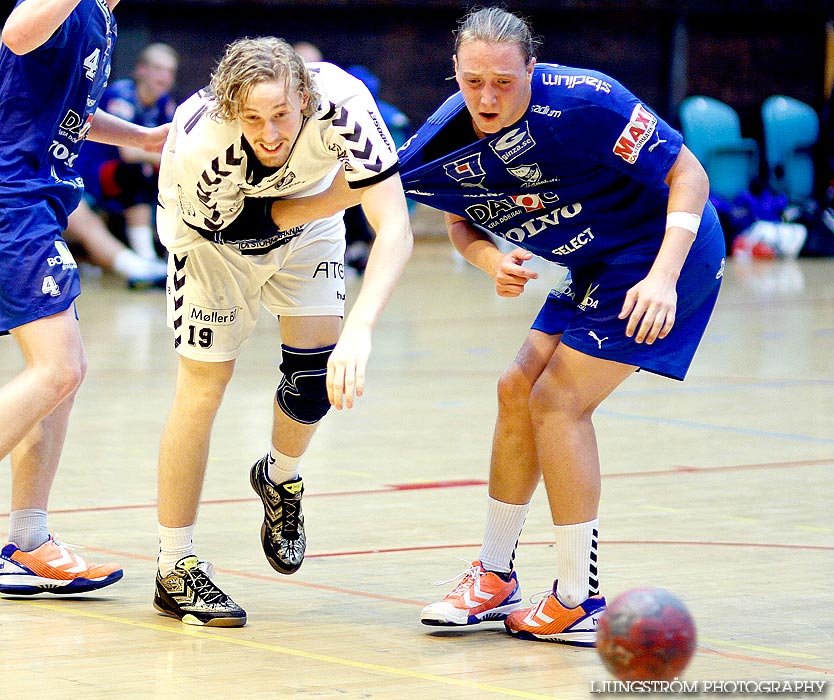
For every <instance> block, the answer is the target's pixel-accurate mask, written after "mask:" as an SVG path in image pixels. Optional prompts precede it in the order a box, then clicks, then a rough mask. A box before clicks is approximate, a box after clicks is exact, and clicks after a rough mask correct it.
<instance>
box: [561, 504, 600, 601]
mask: <svg viewBox="0 0 834 700" xmlns="http://www.w3.org/2000/svg"><path fill="white" fill-rule="evenodd" d="M553 528H554V530H555V531H556V562H557V567H558V571H559V584H558V589H557V594H558V596H557V597H558V598H559V601H560V602H561V603H562V605H565V606H567V607H569V608H575V607H576V606H577V605H579V604H580V603H582V602H584V601H586V600H587V599H588V597H589V596H592V595H597V594H598V593H599V574H598V573H597V538H598V536H599V535H598V528H599V518H595V519H594V520H590V521H589V522H587V523H576V524H574V525H554V526H553Z"/></svg>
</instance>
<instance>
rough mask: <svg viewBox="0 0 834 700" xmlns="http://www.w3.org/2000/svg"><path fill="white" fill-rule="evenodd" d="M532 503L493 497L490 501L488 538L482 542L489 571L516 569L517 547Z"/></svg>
mask: <svg viewBox="0 0 834 700" xmlns="http://www.w3.org/2000/svg"><path fill="white" fill-rule="evenodd" d="M528 510H530V504H529V503H524V504H522V505H516V504H513V503H504V502H502V501H496V500H495V499H494V498H492V497H489V498H488V501H487V515H486V526H485V527H484V541H483V544H482V545H481V555H480V559H481V564H483V566H484V568H485V569H486V570H487V571H496V572H498V573H502V574H506V573H509V572H510V571H511V570H512V568H513V559H515V549H516V546H517V545H518V538H519V537H521V529H522V528H523V527H524V521H525V520H526V519H527V511H528Z"/></svg>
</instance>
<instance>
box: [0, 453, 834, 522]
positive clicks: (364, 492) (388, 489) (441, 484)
mask: <svg viewBox="0 0 834 700" xmlns="http://www.w3.org/2000/svg"><path fill="white" fill-rule="evenodd" d="M819 464H834V458H831V459H806V460H798V461H795V462H762V463H759V464H732V465H726V466H720V467H686V466H677V467H672V468H670V469H658V470H655V471H639V472H638V471H634V472H618V473H615V474H603V475H602V478H603V479H622V478H626V477H643V476H669V475H670V474H688V473H691V474H697V473H705V472H724V471H740V470H741V471H743V470H750V469H782V468H785V467H787V468H796V467H807V466H815V465H819ZM486 485H487V482H486V481H484V480H481V479H461V480H458V481H427V482H416V483H411V484H389V485H386V486H382V487H380V488H375V489H357V490H355V491H325V492H322V493H307V494H305V496H304V497H305V498H328V497H333V496H368V495H373V494H382V493H396V492H397V491H417V490H432V489H446V488H465V487H469V486H486ZM257 500H258V499H257V498H256V497H255V496H252V497H251V498H250V497H247V498H217V499H210V500H205V501H200V505H201V506H208V505H214V506H216V505H230V504H234V503H252V502H254V501H257ZM149 508H156V503H133V504H126V505H120V506H115V505H110V506H89V507H87V508H59V509H52V510H50V511H49V512H50V513H56V514H57V513H63V514H67V513H100V512H109V511H123V510H143V509H149ZM8 517H9V514H8V513H0V518H8Z"/></svg>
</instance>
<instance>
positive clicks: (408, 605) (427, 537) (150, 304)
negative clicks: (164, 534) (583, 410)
mask: <svg viewBox="0 0 834 700" xmlns="http://www.w3.org/2000/svg"><path fill="white" fill-rule="evenodd" d="M438 230H439V229H438ZM536 267H537V269H539V270H540V271H541V272H542V279H540V280H538V281H537V282H535V283H532V284H531V285H530V286H529V287H528V290H527V292H526V293H525V294H524V295H523V296H522V297H521V298H519V299H515V300H508V299H500V298H498V297H496V296H495V294H494V292H493V290H492V286H491V284H490V282H489V280H488V279H487V278H486V277H485V276H483V275H482V274H481V273H480V272H478V271H477V270H475V269H474V268H470V267H468V266H466V264H465V263H463V262H462V261H461V260H460V259H459V258H458V257H456V256H455V255H453V253H452V251H451V248H450V246H449V244H448V243H447V242H446V241H445V239H442V238H440V237H439V236H434V237H432V236H429V237H420V238H419V240H418V243H417V245H416V249H415V253H414V257H413V259H412V262H411V263H410V266H409V268H408V270H407V272H406V275H405V277H404V279H403V281H402V283H401V285H400V286H399V288H398V290H397V292H396V294H395V297H394V298H393V300H392V302H391V304H390V306H389V307H388V309H387V311H386V313H385V316H384V318H383V320H382V321H381V323H380V324H379V326H378V328H377V330H376V333H375V336H374V353H373V356H372V359H371V363H370V367H369V379H368V386H367V392H366V395H365V396H364V397H363V398H362V399H361V401H360V403H359V406H358V407H357V408H355V409H354V410H352V411H350V412H347V411H343V412H338V413H337V412H335V411H332V412H331V413H330V414H329V415H328V416H327V418H326V419H325V420H324V422H323V424H322V425H321V427H320V429H319V431H318V433H317V435H316V437H315V438H314V440H313V444H312V446H311V448H310V450H309V452H308V454H307V455H306V457H305V459H304V462H303V465H302V475H303V476H304V479H305V485H306V494H305V498H304V509H305V514H306V519H307V536H308V540H309V545H308V553H307V559H306V561H305V563H304V566H303V567H302V568H301V570H300V571H299V572H298V573H297V574H296V575H294V576H291V577H285V576H281V575H279V574H277V573H275V572H274V571H273V570H272V569H271V568H270V567H269V565H268V564H267V562H266V560H265V558H264V556H263V553H262V551H261V546H260V539H259V528H260V522H261V517H262V510H261V505H260V502H259V501H258V500H257V498H256V497H255V495H254V493H253V492H252V491H251V489H250V486H249V478H248V471H249V467H250V465H251V464H252V463H253V462H254V461H255V460H256V459H257V458H258V457H260V456H261V455H262V454H263V453H264V451H265V450H266V448H267V440H268V435H269V425H270V414H271V401H272V395H273V392H274V389H275V386H276V384H277V381H278V378H279V375H278V368H277V366H278V361H277V357H278V348H279V339H278V335H277V327H276V324H274V323H273V322H271V320H270V318H269V317H268V316H266V315H265V316H264V317H263V318H262V319H261V323H260V324H259V327H258V328H257V331H256V333H255V335H254V336H253V338H252V339H251V342H250V344H249V346H248V347H247V349H246V351H245V353H244V355H243V357H242V358H241V359H240V360H239V363H238V367H237V372H236V376H235V378H234V380H233V382H232V384H231V386H230V389H229V391H228V394H227V397H226V400H225V402H224V404H223V406H222V408H221V411H220V414H219V417H218V420H217V423H216V427H215V432H214V437H213V444H212V451H211V459H210V462H209V469H208V477H207V482H206V488H205V491H204V494H203V498H204V500H203V503H202V506H201V511H200V518H199V521H198V527H197V551H198V554H199V555H200V557H201V558H203V559H208V560H211V561H213V562H214V564H215V566H216V567H217V569H218V572H219V573H218V576H217V582H218V583H219V585H220V586H221V587H223V588H224V589H225V590H226V592H228V593H229V594H230V595H231V596H232V597H233V598H234V599H235V600H236V601H237V602H238V603H239V604H240V605H241V606H242V607H244V608H245V609H246V610H247V612H248V614H249V624H248V625H247V626H246V627H244V628H242V629H203V628H195V627H189V626H186V625H183V624H181V623H180V622H178V621H177V620H174V619H171V618H167V617H163V616H161V615H159V614H157V613H156V612H155V610H154V609H153V608H152V607H151V598H152V595H153V579H154V571H155V555H156V512H155V499H156V453H157V448H158V443H159V436H160V433H161V430H162V426H163V423H164V421H165V417H166V414H167V412H168V409H169V406H170V403H171V398H172V394H173V386H174V376H175V367H176V358H175V353H174V351H173V350H172V347H171V339H170V334H169V331H168V329H167V328H166V326H165V305H164V294H163V293H162V292H160V291H150V292H130V291H128V290H126V289H125V288H124V287H123V286H122V284H121V283H120V282H119V281H118V280H116V279H115V278H112V277H109V276H106V275H105V276H103V277H100V278H96V277H94V276H90V275H87V276H85V277H84V290H85V291H84V294H83V295H82V297H81V298H80V299H79V303H78V308H79V313H80V317H81V325H82V330H83V334H84V338H85V343H86V348H87V353H88V356H89V372H88V377H87V380H86V382H85V384H84V386H83V387H82V389H81V392H80V395H79V396H78V399H77V402H76V407H75V410H74V413H73V418H72V421H71V425H70V434H69V436H68V439H67V444H66V448H65V451H64V458H63V462H62V466H61V469H60V471H59V474H58V478H57V480H56V483H55V487H54V490H53V495H52V500H51V504H50V505H51V515H50V525H51V528H52V529H53V530H54V531H55V532H57V534H58V537H59V539H61V540H63V541H65V542H69V543H77V544H80V545H84V547H85V549H84V550H82V551H81V552H80V553H81V554H82V556H85V557H86V558H88V559H92V560H99V561H104V560H112V561H118V562H120V563H121V564H122V565H123V567H124V569H125V576H124V579H123V580H122V581H120V582H119V583H118V584H116V585H114V586H112V587H111V588H108V589H105V590H103V591H100V592H98V593H96V594H89V595H86V596H83V597H77V598H72V597H70V598H61V597H59V596H49V595H41V596H37V597H32V598H8V597H6V598H3V599H0V651H1V652H2V657H3V659H4V666H5V674H4V675H5V678H4V681H3V691H2V696H3V697H4V698H10V699H12V700H17V699H18V698H20V699H23V698H38V699H41V700H51V699H53V698H55V699H58V698H60V699H62V700H63V699H65V698H68V697H84V698H85V699H86V700H98V699H104V698H106V699H110V698H129V699H132V698H142V699H144V698H154V699H167V698H185V697H194V698H209V699H214V698H230V699H236V698H264V699H267V698H269V699H272V698H327V699H330V698H333V699H336V700H338V699H342V698H344V699H351V700H352V699H365V698H374V699H385V700H388V699H400V698H404V699H407V700H411V699H417V700H424V699H425V700H434V699H444V700H445V699H449V700H451V699H464V698H466V699H471V698H478V699H480V698H484V699H486V698H502V697H503V698H565V699H568V700H570V699H573V698H587V697H592V696H593V695H595V694H592V693H591V690H592V689H593V688H594V687H596V688H597V689H599V688H600V685H599V683H601V682H603V681H605V680H610V679H611V677H610V676H609V675H608V674H607V672H606V671H605V669H604V667H603V666H602V664H601V662H600V660H599V659H598V658H597V655H596V652H595V651H594V650H592V649H577V648H570V647H564V646H560V645H555V644H546V643H536V642H525V641H519V640H515V639H512V638H510V637H509V636H507V635H506V634H505V632H504V631H503V626H502V625H501V623H485V624H482V625H479V626H475V627H471V628H464V629H451V630H443V629H438V628H432V627H426V626H423V625H421V624H420V621H419V612H420V609H421V607H422V606H423V605H425V604H427V603H429V602H433V601H435V600H438V599H439V598H440V597H442V596H443V595H445V593H446V592H448V591H449V590H451V585H452V584H446V585H442V586H435V585H433V582H436V581H438V580H443V579H449V578H451V577H453V576H454V575H455V574H457V573H459V572H460V571H462V570H463V569H464V568H465V567H466V562H468V561H470V560H472V559H474V558H476V557H477V555H478V548H479V544H480V539H481V534H482V528H483V517H484V503H485V499H486V486H485V480H486V476H487V463H488V458H489V451H490V442H491V433H492V426H493V422H494V419H495V412H496V402H495V383H496V380H497V378H498V376H499V374H500V373H501V371H502V369H503V368H504V367H505V366H506V365H507V364H508V363H509V362H510V361H511V360H512V358H513V355H514V353H515V350H516V349H517V347H518V346H519V344H520V343H521V341H522V339H523V338H524V337H525V334H526V332H527V329H528V327H529V324H530V322H531V320H532V319H533V317H534V315H535V313H536V311H537V309H538V307H539V305H540V303H541V302H542V300H543V298H544V295H545V294H546V292H547V290H548V288H549V286H548V282H552V281H553V277H554V274H553V270H552V269H549V268H548V267H547V266H545V265H537V266H536ZM357 286H358V281H356V280H352V281H350V282H349V285H348V288H349V292H351V293H352V294H353V296H354V297H355V292H356V289H357ZM20 366H21V360H20V356H19V353H18V351H17V348H16V346H15V344H14V343H13V342H12V341H11V340H10V339H8V338H4V339H2V340H1V341H0V379H3V380H6V379H8V378H9V377H11V376H12V375H13V374H14V373H15V372H16V371H17V370H18V368H19V367H20ZM596 427H597V432H598V435H599V441H600V450H601V456H602V461H603V497H602V504H601V512H600V523H601V528H600V539H601V542H600V562H601V572H602V587H603V593H605V594H606V595H607V596H608V597H609V599H611V598H613V597H614V596H615V595H617V594H618V593H620V592H622V591H625V590H627V589H629V588H633V587H636V586H642V585H652V586H660V587H664V588H668V589H670V590H672V591H674V592H675V593H677V594H678V595H679V596H680V597H681V598H682V599H683V600H684V601H685V602H686V604H687V605H688V607H689V609H690V611H691V612H692V614H693V616H694V618H695V620H696V623H697V626H698V633H699V641H698V651H697V654H696V656H695V658H694V660H693V662H692V664H691V665H690V667H689V668H688V669H687V671H686V673H685V679H686V680H687V681H690V682H694V681H710V680H712V681H714V680H725V681H733V680H746V681H749V680H771V681H772V680H788V679H793V680H819V681H834V614H832V610H833V609H834V586H832V581H834V509H832V493H834V488H832V468H834V261H831V260H819V261H815V260H800V261H784V262H773V263H762V264H742V263H740V262H739V261H730V262H729V263H728V266H727V270H726V276H725V283H724V287H723V290H722V293H721V297H720V300H719V303H718V307H717V310H716V313H715V315H714V318H713V321H712V323H711V326H710V328H709V330H708V333H707V337H706V338H705V340H704V342H703V344H702V346H701V349H700V351H699V354H698V356H697V357H696V359H695V362H694V365H693V367H692V369H691V371H690V374H689V376H688V378H687V380H686V381H685V382H683V383H679V382H675V381H672V380H669V379H663V378H659V377H655V376H652V375H650V374H637V375H635V376H633V377H632V378H630V379H629V380H628V381H627V382H626V383H625V384H624V385H623V386H622V387H621V388H620V389H619V390H618V391H617V392H615V394H614V395H613V396H612V397H611V398H609V400H608V401H607V402H606V403H605V404H603V406H602V407H601V408H600V409H599V411H598V412H597V417H596ZM0 469H2V473H3V481H2V482H1V483H3V485H4V486H3V488H2V491H0V533H5V532H6V531H7V530H6V528H7V524H8V512H7V511H8V474H9V467H8V460H5V461H4V462H3V463H0ZM551 541H552V537H551V527H550V521H549V514H548V511H547V507H546V501H545V498H544V492H543V488H542V490H541V491H540V492H539V493H538V494H537V497H536V499H535V500H534V502H533V507H532V510H531V513H530V517H529V518H528V521H527V525H526V528H525V531H524V533H523V535H522V540H521V543H520V546H519V550H518V557H517V570H518V572H519V577H520V581H521V585H522V593H523V595H524V597H525V600H526V599H528V598H529V596H531V595H533V594H535V593H537V592H539V591H543V590H546V589H548V588H549V587H550V585H551V583H552V578H553V569H554V561H555V554H554V550H553V546H552V544H551ZM595 683H596V684H597V685H596V686H594V684H595ZM748 697H755V696H749V695H748Z"/></svg>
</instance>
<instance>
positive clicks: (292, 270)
mask: <svg viewBox="0 0 834 700" xmlns="http://www.w3.org/2000/svg"><path fill="white" fill-rule="evenodd" d="M304 229H305V230H304V231H303V232H302V233H301V234H299V235H298V236H296V237H295V238H293V239H291V240H290V241H289V242H288V243H286V244H284V245H282V246H281V247H280V248H276V249H275V250H272V251H270V252H268V253H265V254H263V255H243V254H241V252H240V249H239V248H238V247H237V246H236V245H234V244H225V245H217V244H215V243H211V242H209V241H206V242H205V243H199V244H198V245H197V246H196V247H194V248H191V249H189V250H187V251H185V252H183V253H172V254H171V255H170V256H169V258H168V284H167V306H168V327H169V328H171V329H173V331H174V347H175V348H176V350H177V352H178V353H179V354H180V355H183V356H184V357H188V358H190V359H193V360H200V361H202V362H225V361H226V360H234V359H235V358H237V357H238V356H239V355H240V352H241V350H243V347H244V346H245V345H246V341H247V340H249V336H250V335H251V334H252V330H253V329H254V328H255V323H256V322H257V320H258V316H259V315H260V307H261V305H263V306H264V308H266V309H267V310H268V311H269V312H270V313H271V314H272V315H273V316H275V317H276V318H278V317H280V316H339V317H342V316H344V310H345V265H344V258H345V228H344V223H343V222H342V217H341V215H336V216H334V217H330V218H328V219H321V220H319V221H315V222H313V223H312V224H308V225H307V226H305V227H304Z"/></svg>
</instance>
